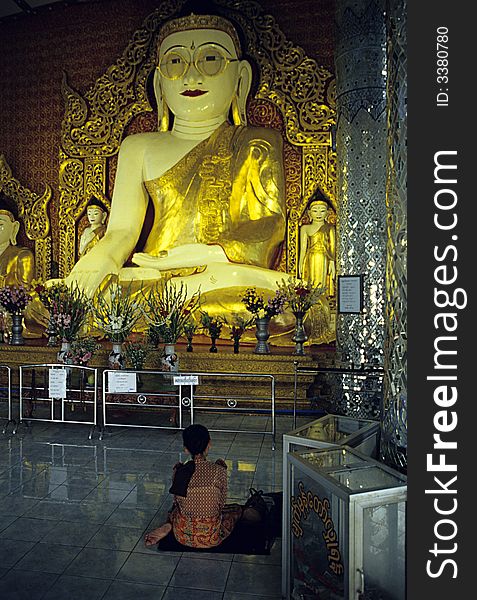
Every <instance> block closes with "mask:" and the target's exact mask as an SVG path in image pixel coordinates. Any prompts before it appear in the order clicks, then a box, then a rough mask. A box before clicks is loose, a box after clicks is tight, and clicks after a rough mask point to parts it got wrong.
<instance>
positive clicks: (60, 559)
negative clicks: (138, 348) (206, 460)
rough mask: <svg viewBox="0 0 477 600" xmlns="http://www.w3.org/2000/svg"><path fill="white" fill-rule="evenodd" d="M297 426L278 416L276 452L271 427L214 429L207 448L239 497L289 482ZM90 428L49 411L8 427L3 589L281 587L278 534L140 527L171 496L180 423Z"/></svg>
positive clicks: (178, 595) (1, 594) (218, 599)
mask: <svg viewBox="0 0 477 600" xmlns="http://www.w3.org/2000/svg"><path fill="white" fill-rule="evenodd" d="M266 418H267V417H260V416H259V417H257V416H254V417H251V416H245V417H242V416H233V415H213V416H210V415H206V416H204V418H203V419H196V422H202V423H203V424H205V425H207V426H208V427H209V428H211V429H212V428H214V427H215V428H220V429H227V428H230V429H232V428H233V429H243V427H241V425H243V424H245V421H246V420H247V419H254V420H256V419H265V420H266ZM308 420H310V419H308ZM299 424H301V422H300V423H299ZM254 425H256V423H254ZM258 429H260V428H258ZM261 429H262V431H263V430H267V429H266V427H262V428H261ZM291 429H293V423H292V419H291V418H289V417H287V416H283V417H281V416H280V417H277V446H276V450H275V451H272V449H271V437H270V436H269V435H263V434H250V433H219V432H216V433H214V432H212V433H211V436H212V443H213V446H212V450H211V454H210V458H212V459H216V458H219V457H220V458H225V459H226V462H227V464H228V472H229V499H230V500H231V501H237V502H243V501H244V500H245V499H246V498H247V496H248V489H249V487H250V486H254V487H256V488H260V489H263V490H264V491H277V490H281V482H282V455H281V453H282V444H281V434H282V433H283V432H286V431H290V430H291ZM88 434H89V429H88V427H87V426H83V425H72V424H70V425H57V424H53V423H42V422H36V423H33V424H32V425H31V426H30V427H25V426H24V425H22V426H21V427H20V428H19V430H18V432H17V433H16V435H12V433H11V428H9V429H7V433H6V434H1V433H0V598H1V599H2V600H10V599H11V600H40V599H42V600H60V599H65V600H96V599H98V600H99V599H100V598H102V599H103V600H113V599H114V600H127V599H140V600H149V599H151V600H152V599H154V600H183V599H187V600H202V599H204V600H205V599H207V600H257V599H258V598H264V599H278V598H280V597H281V595H280V588H281V582H280V578H281V566H280V563H281V544H280V540H277V541H276V542H275V544H274V546H273V549H272V552H271V555H270V556H246V555H233V554H195V553H184V554H181V553H171V552H157V550H155V548H154V549H149V548H145V546H144V543H143V535H144V533H145V532H146V531H147V530H149V529H151V528H153V527H156V526H158V525H159V524H161V523H162V522H163V521H164V519H165V518H166V513H167V510H168V508H169V507H170V505H171V497H170V496H169V494H168V492H167V490H168V488H169V486H170V477H171V469H172V466H173V465H174V464H175V463H176V462H177V461H178V460H183V459H184V458H185V456H184V455H183V454H181V450H182V437H181V433H180V432H177V431H173V430H151V429H134V428H131V429H126V428H112V429H111V430H109V431H107V432H106V434H105V435H104V438H103V440H102V441H99V440H98V436H96V435H95V436H93V439H92V440H89V439H88Z"/></svg>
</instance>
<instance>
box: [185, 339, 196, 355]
mask: <svg viewBox="0 0 477 600" xmlns="http://www.w3.org/2000/svg"><path fill="white" fill-rule="evenodd" d="M186 351H187V352H193V351H194V348H193V347H192V336H188V337H187V348H186Z"/></svg>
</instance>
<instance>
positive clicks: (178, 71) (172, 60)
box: [157, 44, 239, 79]
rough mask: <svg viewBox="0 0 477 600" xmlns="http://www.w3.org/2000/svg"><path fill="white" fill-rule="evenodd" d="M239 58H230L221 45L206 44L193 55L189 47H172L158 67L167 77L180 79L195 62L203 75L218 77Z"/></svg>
mask: <svg viewBox="0 0 477 600" xmlns="http://www.w3.org/2000/svg"><path fill="white" fill-rule="evenodd" d="M238 60H239V59H238V58H229V57H228V56H227V55H226V54H225V50H223V49H222V48H221V47H220V46H216V45H215V44H204V45H202V46H199V47H198V48H196V49H195V50H194V53H193V54H192V57H191V53H190V52H189V50H188V49H187V48H171V49H170V50H168V51H167V52H165V53H164V56H163V57H162V59H161V62H160V63H159V65H158V66H157V69H158V70H159V72H160V74H161V75H162V76H163V77H165V78H166V79H180V78H181V77H184V75H185V74H186V73H187V70H188V68H189V66H190V65H191V64H193V65H194V67H195V68H196V69H197V71H198V72H199V73H200V74H201V75H205V76H206V77H217V75H220V74H221V73H223V72H224V71H225V69H226V68H227V65H228V64H229V63H231V62H237V61H238Z"/></svg>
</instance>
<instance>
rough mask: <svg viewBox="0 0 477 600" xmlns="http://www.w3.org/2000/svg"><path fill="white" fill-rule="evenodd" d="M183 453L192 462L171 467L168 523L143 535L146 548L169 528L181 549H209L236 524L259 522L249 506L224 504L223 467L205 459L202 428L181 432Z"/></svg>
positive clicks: (205, 435)
mask: <svg viewBox="0 0 477 600" xmlns="http://www.w3.org/2000/svg"><path fill="white" fill-rule="evenodd" d="M182 435H183V441H184V447H185V450H186V452H188V453H189V454H190V455H191V457H192V460H190V461H188V462H187V463H185V464H182V463H178V464H176V465H175V466H174V471H173V481H172V486H171V488H170V490H169V492H170V493H171V494H174V504H173V507H172V510H171V512H170V513H169V517H168V522H167V523H165V524H164V525H162V526H161V527H158V528H157V529H154V530H153V531H150V532H149V533H148V534H146V536H145V539H144V541H145V544H146V546H152V545H153V544H157V542H159V541H160V540H161V539H162V538H164V537H165V536H166V535H167V534H168V533H169V532H170V531H171V529H172V530H173V532H174V537H175V538H176V540H177V541H178V542H180V543H181V544H184V546H192V547H194V548H213V547H214V546H218V545H219V544H220V543H222V542H223V541H224V540H225V539H226V538H227V537H228V536H229V535H230V534H231V533H232V531H233V528H234V526H235V524H236V523H237V521H239V520H240V519H241V518H244V519H246V520H248V521H258V520H260V518H261V517H260V514H259V512H258V511H257V510H255V509H254V508H252V507H248V508H244V507H243V506H241V505H239V504H225V502H226V499H227V465H226V464H225V462H224V461H223V460H222V459H219V460H217V461H215V462H209V461H208V460H207V454H208V452H209V448H210V444H211V442H210V435H209V431H208V430H207V428H206V427H204V426H203V425H190V426H189V427H187V428H186V429H184V431H183V434H182Z"/></svg>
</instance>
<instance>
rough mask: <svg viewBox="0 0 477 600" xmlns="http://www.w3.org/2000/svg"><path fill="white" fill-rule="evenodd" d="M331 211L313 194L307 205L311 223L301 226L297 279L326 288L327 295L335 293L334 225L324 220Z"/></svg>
mask: <svg viewBox="0 0 477 600" xmlns="http://www.w3.org/2000/svg"><path fill="white" fill-rule="evenodd" d="M330 210H332V208H331V205H330V203H329V201H328V200H327V199H326V198H325V196H324V195H323V194H322V193H321V192H320V191H318V192H315V193H314V194H313V196H312V197H311V199H310V201H309V202H308V205H307V210H306V212H307V215H308V217H309V219H310V223H309V224H306V225H302V226H301V227H300V255H299V263H298V264H299V269H298V270H299V276H300V277H301V278H302V279H306V280H307V281H310V282H311V283H312V284H313V285H320V284H321V285H323V286H326V294H327V295H328V296H334V293H335V277H336V265H335V247H336V242H335V241H336V232H335V226H334V225H333V224H331V223H329V222H328V221H327V220H326V218H327V216H328V214H329V212H330Z"/></svg>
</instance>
